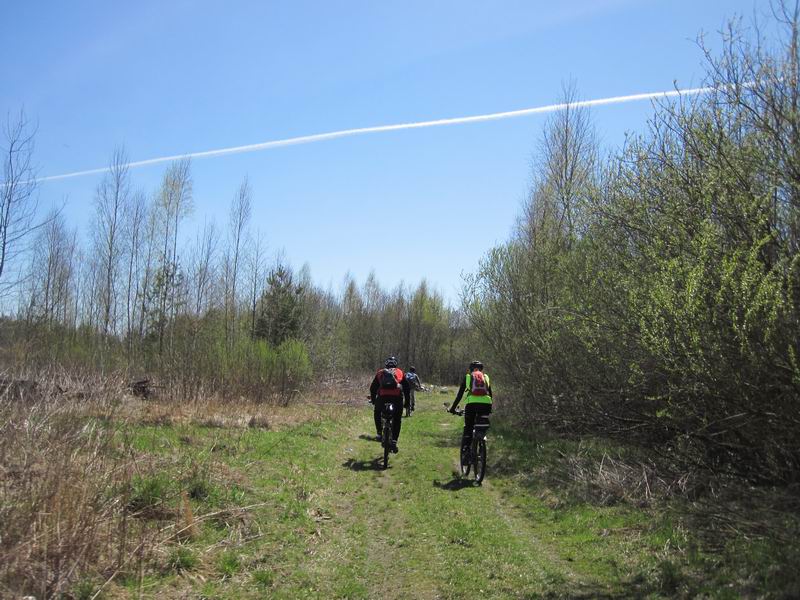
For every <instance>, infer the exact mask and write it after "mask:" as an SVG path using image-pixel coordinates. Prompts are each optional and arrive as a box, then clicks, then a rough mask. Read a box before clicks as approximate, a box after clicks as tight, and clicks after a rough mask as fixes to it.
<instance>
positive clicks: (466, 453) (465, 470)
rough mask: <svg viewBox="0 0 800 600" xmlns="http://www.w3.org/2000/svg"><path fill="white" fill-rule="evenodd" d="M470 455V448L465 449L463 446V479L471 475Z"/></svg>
mask: <svg viewBox="0 0 800 600" xmlns="http://www.w3.org/2000/svg"><path fill="white" fill-rule="evenodd" d="M469 455H470V450H469V448H468V447H466V448H465V447H464V446H462V447H461V476H462V477H466V476H467V475H469V469H470V466H471V465H470V459H469Z"/></svg>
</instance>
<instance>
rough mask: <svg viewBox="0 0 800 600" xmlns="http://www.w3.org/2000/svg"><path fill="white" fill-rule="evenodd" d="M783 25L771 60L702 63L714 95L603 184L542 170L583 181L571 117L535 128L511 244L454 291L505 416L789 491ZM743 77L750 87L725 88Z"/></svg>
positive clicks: (793, 254) (788, 215) (679, 115)
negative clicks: (538, 151)
mask: <svg viewBox="0 0 800 600" xmlns="http://www.w3.org/2000/svg"><path fill="white" fill-rule="evenodd" d="M787 25H788V36H787V38H785V39H784V40H783V42H784V46H783V48H782V49H778V50H776V51H775V52H774V53H773V54H772V55H769V54H765V52H766V51H765V50H763V49H761V47H756V48H752V47H749V46H743V45H738V44H741V42H740V41H738V40H739V38H737V37H736V36H733V37H731V38H730V39H728V40H727V41H726V44H727V46H726V48H725V49H724V51H723V53H722V57H721V58H720V59H716V60H714V59H712V60H711V61H710V64H709V77H710V79H711V83H712V84H713V85H714V86H715V87H717V89H719V90H720V91H719V92H716V93H712V94H709V95H707V96H704V97H703V98H700V99H698V100H697V102H694V103H691V104H682V105H677V106H663V107H661V108H659V109H658V111H657V113H656V115H655V116H654V117H653V119H652V121H651V129H650V131H649V132H648V133H647V134H646V135H643V136H640V137H638V138H632V139H631V140H630V141H629V144H628V145H627V146H626V147H625V148H624V149H623V151H622V152H621V153H620V155H619V156H617V157H613V158H611V159H609V160H608V161H607V164H606V165H604V168H603V170H602V173H598V172H596V171H595V173H596V174H595V175H594V176H585V177H582V178H574V179H571V180H566V179H564V176H563V175H561V174H560V173H563V172H566V170H564V169H562V170H561V171H559V170H558V169H555V168H553V167H554V166H558V165H562V166H563V165H565V164H568V165H569V164H571V165H574V166H575V167H576V169H578V171H579V172H582V173H591V172H592V170H591V169H590V166H591V165H592V164H595V163H594V162H593V161H594V160H595V158H594V156H595V155H593V154H592V153H588V154H587V153H585V151H584V150H583V149H585V148H586V146H587V144H588V145H591V144H592V143H593V136H592V134H591V132H590V130H588V129H585V131H586V135H584V136H583V137H582V138H580V137H576V136H575V132H576V131H577V129H576V125H580V124H581V123H582V121H581V118H580V115H581V113H580V111H570V113H569V114H568V115H565V116H562V117H561V119H560V120H559V119H555V120H553V121H551V122H549V123H548V125H547V127H546V128H545V133H544V136H543V140H544V141H543V149H544V152H543V154H544V155H543V156H542V157H541V158H540V160H539V161H537V166H536V169H535V170H534V178H533V184H532V188H531V195H530V202H529V204H528V206H527V207H526V211H525V213H524V215H523V217H522V218H521V220H520V225H519V228H518V230H517V232H516V233H515V235H514V237H513V238H512V239H511V240H510V241H509V242H507V243H506V244H504V245H502V246H500V247H498V248H495V249H494V250H493V251H491V252H490V253H489V254H488V255H487V256H486V257H485V258H484V260H483V261H482V263H481V266H480V269H479V270H478V272H477V273H476V274H475V275H474V276H473V277H472V278H470V279H469V281H468V285H467V287H466V289H465V309H466V311H467V313H468V314H469V316H470V319H471V321H472V323H473V324H474V325H475V327H476V328H477V329H478V330H479V331H480V332H481V334H482V335H483V336H484V338H485V339H486V340H488V343H489V345H490V348H491V350H492V360H493V361H494V362H495V363H496V364H498V365H499V366H500V368H501V371H500V372H499V373H497V374H498V375H501V376H502V378H496V380H498V381H500V380H502V379H506V380H507V381H510V382H513V385H514V386H515V387H516V388H518V389H520V390H522V393H521V394H520V396H518V397H517V398H515V399H514V400H512V405H513V407H514V408H515V409H516V410H517V411H518V412H519V413H520V414H522V415H523V416H525V415H529V416H530V418H532V419H537V420H539V421H540V422H541V421H546V422H550V423H553V424H556V425H557V426H559V427H566V428H569V429H574V428H575V427H580V428H582V429H589V430H595V431H608V432H618V433H620V434H623V433H624V435H626V436H630V435H637V436H638V437H639V438H640V439H641V440H642V441H644V442H646V443H650V444H658V445H660V444H664V443H667V444H668V445H669V447H670V449H671V451H673V452H676V453H677V452H678V451H679V450H680V454H681V456H680V457H678V458H679V459H680V460H683V461H688V462H691V463H694V464H695V465H696V466H702V467H706V468H711V469H714V470H717V469H731V470H734V471H738V472H739V473H741V474H743V475H746V476H748V477H750V478H752V479H753V480H757V481H758V480H762V481H763V480H770V481H791V480H792V479H793V477H795V475H794V473H796V471H797V469H798V468H800V453H798V451H797V450H796V449H797V448H798V447H800V446H798V443H799V442H800V437H799V436H800V433H799V432H798V429H797V427H796V426H795V425H794V424H796V423H797V421H798V418H800V405H798V403H797V402H796V398H797V396H798V393H800V387H799V386H798V381H800V378H798V358H797V355H798V350H800V348H799V347H798V340H799V339H800V318H798V315H800V312H798V306H800V304H798V298H800V292H798V290H800V285H798V281H800V277H799V276H798V273H800V267H799V266H798V265H800V260H799V259H798V250H800V227H798V223H800V202H798V198H800V195H799V194H798V192H797V190H798V189H800V169H798V168H797V152H796V148H797V141H796V133H795V132H796V131H798V129H800V114H798V113H797V111H796V110H795V109H794V108H793V107H794V106H796V102H797V101H798V99H800V91H798V90H797V88H796V87H792V85H791V84H790V83H789V82H790V81H797V79H798V64H799V63H798V61H797V60H796V57H795V56H794V54H793V52H794V50H792V48H794V46H792V42H791V40H792V39H794V38H793V37H792V36H794V35H796V31H797V23H795V22H792V21H791V19H789V20H787ZM742 72H746V73H748V75H747V77H749V78H750V79H747V80H748V81H752V82H754V84H753V85H752V86H744V85H742V84H741V81H742V80H741V79H738V80H735V79H729V78H731V77H733V74H734V73H742ZM562 138H563V139H564V140H566V142H565V143H564V144H561V145H558V144H555V145H554V144H550V143H549V140H552V139H562ZM676 456H677V455H676Z"/></svg>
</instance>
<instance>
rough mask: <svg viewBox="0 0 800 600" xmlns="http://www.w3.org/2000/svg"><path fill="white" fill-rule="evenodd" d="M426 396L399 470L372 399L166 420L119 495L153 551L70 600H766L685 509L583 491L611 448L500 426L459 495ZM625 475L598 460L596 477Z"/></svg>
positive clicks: (130, 433)
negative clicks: (386, 453)
mask: <svg viewBox="0 0 800 600" xmlns="http://www.w3.org/2000/svg"><path fill="white" fill-rule="evenodd" d="M417 398H418V399H417V404H418V410H417V412H416V413H415V414H414V415H413V416H412V417H411V418H409V419H404V421H403V432H402V434H401V439H400V444H399V445H400V453H399V454H397V455H395V456H393V457H392V459H391V464H390V467H389V469H388V470H382V469H381V468H380V467H379V458H380V457H381V448H380V444H378V443H377V442H375V441H374V440H373V439H372V436H373V435H374V431H373V425H372V420H371V419H372V417H371V407H369V406H368V405H367V404H366V402H365V403H364V404H363V405H362V406H354V405H352V404H350V405H348V404H341V405H340V404H321V405H307V406H305V407H303V408H302V410H301V413H302V414H301V415H299V416H298V415H297V414H295V415H294V417H293V418H292V419H290V420H288V421H287V422H285V423H284V424H283V425H280V424H275V425H268V423H267V421H266V420H264V421H263V422H260V421H259V422H255V423H254V422H250V426H241V425H240V426H234V425H233V423H235V422H236V419H234V418H232V419H230V421H228V422H225V421H224V420H222V421H220V420H216V421H209V422H208V423H205V424H203V423H198V422H196V421H176V420H173V421H167V420H166V419H154V420H152V421H151V422H149V423H148V422H145V423H139V424H137V425H135V426H134V427H132V428H128V429H126V430H125V432H124V435H125V436H127V444H128V448H129V451H130V452H132V453H133V452H135V453H136V454H137V456H140V457H146V461H145V462H148V464H149V467H150V468H147V469H145V468H137V469H138V470H137V472H136V473H134V474H133V475H132V476H131V478H130V481H129V485H127V487H126V488H125V492H124V495H123V496H120V497H122V498H124V500H123V501H124V503H125V506H126V510H127V511H128V512H129V513H130V514H131V515H133V516H132V518H134V519H135V521H136V523H137V524H146V527H139V529H138V530H137V531H139V534H138V535H139V538H137V539H139V540H143V541H142V542H140V543H139V544H138V545H137V539H132V540H131V541H130V542H129V543H127V545H125V544H123V545H122V546H120V545H119V542H115V544H116V546H114V547H120V548H122V550H119V554H120V558H119V560H118V561H117V563H116V564H117V566H116V568H114V569H113V570H106V571H105V572H103V573H94V574H91V573H89V572H87V573H86V574H85V575H82V576H81V577H80V578H79V579H78V580H77V583H75V584H73V585H72V586H71V588H70V590H69V593H68V596H67V597H73V598H93V597H106V598H138V597H146V598H150V597H170V598H173V597H175V598H178V597H185V598H264V597H269V598H382V599H391V598H472V597H478V596H480V597H486V598H540V597H545V598H562V597H563V598H639V597H649V598H661V597H676V596H678V597H680V596H683V597H696V596H698V595H705V596H707V597H718V598H726V597H731V598H736V597H742V596H745V597H749V596H752V597H757V596H760V595H761V594H762V593H763V592H764V591H765V590H768V589H769V587H770V585H771V584H770V582H768V581H766V580H765V579H764V575H758V577H756V578H755V579H754V578H753V577H754V575H753V571H751V570H750V569H751V567H752V564H750V563H748V562H747V560H745V561H744V562H745V564H744V565H742V564H736V563H735V562H731V558H730V557H731V556H744V557H748V560H750V559H751V558H752V555H753V550H752V549H753V547H754V546H746V547H742V546H740V547H739V548H738V550H737V549H736V548H733V549H731V548H728V549H722V550H720V549H719V548H717V550H716V551H715V553H714V552H707V551H705V550H702V549H701V548H702V547H701V546H700V545H699V544H698V543H697V542H696V541H695V537H694V536H693V535H692V533H691V532H690V531H688V530H687V529H686V527H684V526H683V525H681V523H682V522H683V519H682V518H680V517H679V516H677V515H676V513H675V512H674V511H673V510H671V509H669V508H668V507H667V506H665V505H657V504H655V503H653V502H645V501H642V500H641V499H642V498H647V494H639V495H638V496H637V495H635V494H631V491H632V488H633V484H632V483H630V482H626V481H624V480H621V481H620V482H618V485H617V488H616V489H615V488H614V486H613V485H611V484H609V485H606V486H605V487H602V488H599V487H597V486H596V485H595V484H594V483H592V482H591V480H588V479H587V480H586V482H583V483H581V482H580V481H579V479H578V478H576V477H575V476H574V475H575V473H576V472H578V471H580V468H583V467H581V465H588V464H592V465H597V464H598V462H592V461H591V460H589V459H591V458H594V457H605V456H607V454H606V452H607V449H605V448H602V447H601V446H599V445H596V444H595V445H592V444H590V443H588V442H586V441H583V442H579V441H575V442H565V441H563V440H547V439H544V438H541V439H536V438H535V437H532V438H528V439H521V438H519V437H516V436H514V435H512V434H511V433H509V432H508V431H507V430H506V429H504V427H503V425H502V420H501V419H496V420H495V421H496V423H495V424H494V425H493V429H492V430H491V432H490V436H489V469H488V475H487V479H486V481H485V483H484V485H483V486H481V487H477V486H475V485H473V484H472V483H471V482H469V481H467V480H462V479H461V478H459V477H458V476H457V445H458V441H459V438H460V429H461V426H462V420H461V419H458V418H456V417H454V416H452V415H449V414H447V413H445V411H444V409H443V407H442V401H443V400H444V399H447V400H450V399H451V398H452V394H419V395H418V397H417ZM231 409H233V407H231ZM104 426H106V427H115V425H114V423H113V421H109V422H107V423H105V424H104ZM120 435H122V432H120ZM608 456H609V457H610V456H611V455H610V454H608ZM581 457H583V458H585V459H586V460H585V461H583V462H582V461H581ZM604 460H608V462H605V463H604ZM612 463H613V461H612V460H611V459H610V458H608V459H601V460H600V461H599V468H600V472H601V473H602V470H603V468H606V469H610V468H611V467H609V465H612ZM137 464H139V465H143V464H144V462H143V460H142V459H141V458H140V459H138V463H137ZM604 464H605V467H604ZM592 468H595V467H592ZM570 469H571V471H570ZM570 473H571V474H570ZM596 479H597V478H596V477H595V481H596ZM645 479H646V478H645ZM609 481H611V480H609ZM587 482H588V483H587ZM612 483H613V482H612ZM652 483H653V486H655V485H656V482H655V481H653V482H652ZM640 484H641V482H640V481H639V482H638V483H637V485H640ZM636 498H639V500H636ZM120 523H122V521H120ZM115 527H117V529H119V528H120V527H122V525H119V526H115ZM128 529H129V530H130V531H132V530H133V527H132V526H129V527H128ZM147 532H149V533H147ZM148 535H149V536H150V538H149V539H150V543H149V546H150V551H149V552H148V553H147V555H144V554H143V553H142V552H137V548H140V547H141V545H142V544H143V543H145V541H146V540H147V539H148V538H147V536H148ZM118 537H119V536H117V538H118ZM743 548H744V551H743ZM720 552H722V554H720ZM726 553H727V554H726ZM764 556H765V557H767V556H768V555H767V554H765V555H764ZM765 560H766V559H765ZM763 567H764V568H763V573H770V571H769V566H768V565H764V566H763ZM742 570H744V571H742ZM756 572H758V571H756ZM743 573H744V575H743ZM772 573H773V575H772V576H773V578H777V577H779V576H780V573H777V574H776V573H775V572H774V570H773V571H772ZM747 577H750V580H747ZM759 577H760V578H759ZM773 583H774V582H773ZM774 584H775V585H776V586H778V589H783V590H784V591H785V589H787V588H786V587H785V585H784V584H782V583H781V582H780V581H778V582H777V583H774ZM781 585H784V587H783V588H781V587H780V586H781ZM781 595H782V594H781V593H778V594H776V597H780V596H781ZM786 597H789V596H786Z"/></svg>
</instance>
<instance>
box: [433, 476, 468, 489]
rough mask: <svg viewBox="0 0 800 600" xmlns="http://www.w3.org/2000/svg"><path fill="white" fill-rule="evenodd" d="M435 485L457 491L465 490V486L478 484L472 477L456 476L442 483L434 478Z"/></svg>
mask: <svg viewBox="0 0 800 600" xmlns="http://www.w3.org/2000/svg"><path fill="white" fill-rule="evenodd" d="M433 487H435V488H438V489H440V490H447V491H448V492H457V491H458V490H463V489H464V488H472V487H477V484H476V483H475V481H474V480H472V479H465V478H461V477H454V478H453V479H451V480H450V481H448V482H447V483H442V482H441V481H439V480H438V479H434V480H433Z"/></svg>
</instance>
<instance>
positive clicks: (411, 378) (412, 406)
mask: <svg viewBox="0 0 800 600" xmlns="http://www.w3.org/2000/svg"><path fill="white" fill-rule="evenodd" d="M406 380H407V381H408V387H409V388H410V389H411V394H410V401H409V402H408V403H406V414H407V415H408V416H411V413H412V412H414V411H415V410H416V408H417V403H416V397H415V392H416V391H417V390H421V389H422V382H421V381H420V379H419V375H417V369H416V367H408V373H406Z"/></svg>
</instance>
